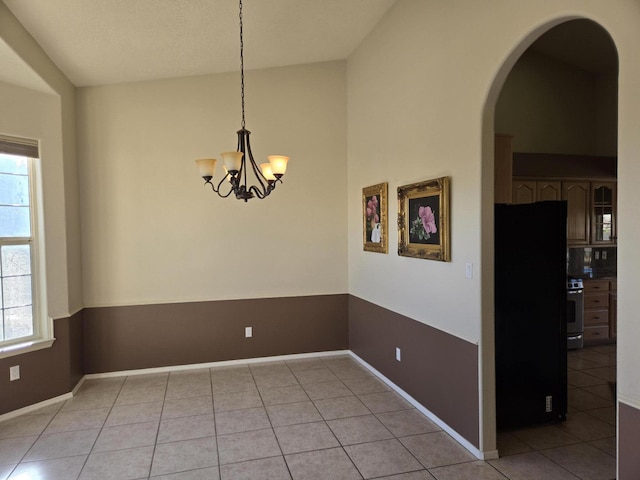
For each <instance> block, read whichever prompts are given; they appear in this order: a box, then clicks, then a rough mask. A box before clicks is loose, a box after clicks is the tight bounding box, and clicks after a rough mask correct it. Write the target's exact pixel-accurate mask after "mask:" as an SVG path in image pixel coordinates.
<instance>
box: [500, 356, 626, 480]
mask: <svg viewBox="0 0 640 480" xmlns="http://www.w3.org/2000/svg"><path fill="white" fill-rule="evenodd" d="M615 382H616V346H615V345H602V346H593V347H587V348H584V349H581V350H570V351H569V353H568V383H569V391H568V396H569V399H568V400H569V408H568V413H567V421H566V422H563V423H559V424H556V425H547V426H542V427H535V428H526V429H521V430H514V431H509V432H499V433H498V449H499V451H500V455H501V458H500V460H498V461H497V462H499V463H502V464H511V463H513V464H514V465H517V466H518V467H519V468H524V466H525V465H526V464H527V463H529V462H530V463H531V464H532V465H533V464H535V462H536V461H539V460H540V459H541V457H544V458H546V459H549V460H551V461H552V462H554V463H555V464H557V465H559V466H561V467H563V469H565V471H566V473H564V474H557V475H555V476H554V475H553V474H551V473H550V474H545V475H542V474H540V476H535V475H530V476H522V477H521V476H514V477H511V476H509V472H508V471H507V470H506V469H502V470H501V471H502V472H503V473H505V474H506V475H507V476H508V477H509V478H510V479H512V478H518V479H519V478H527V479H529V478H531V479H533V478H541V479H545V480H555V479H582V480H611V479H614V478H615V476H616V406H615ZM491 463H492V464H493V463H494V462H491ZM569 472H571V473H569Z"/></svg>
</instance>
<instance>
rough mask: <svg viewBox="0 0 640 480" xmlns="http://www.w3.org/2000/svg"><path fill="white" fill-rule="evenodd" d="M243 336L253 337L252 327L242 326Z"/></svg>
mask: <svg viewBox="0 0 640 480" xmlns="http://www.w3.org/2000/svg"><path fill="white" fill-rule="evenodd" d="M244 336H245V338H251V337H253V327H244Z"/></svg>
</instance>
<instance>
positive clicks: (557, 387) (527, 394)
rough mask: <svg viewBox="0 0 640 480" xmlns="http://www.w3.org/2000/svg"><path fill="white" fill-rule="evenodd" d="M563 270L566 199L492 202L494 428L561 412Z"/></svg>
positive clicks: (561, 416)
mask: <svg viewBox="0 0 640 480" xmlns="http://www.w3.org/2000/svg"><path fill="white" fill-rule="evenodd" d="M566 269H567V204H566V202H564V201H557V202H537V203H532V204H525V205H496V206H495V341H496V355H495V359H496V415H497V418H496V420H497V422H496V423H497V426H498V428H500V429H504V428H512V427H524V426H530V425H538V424H544V423H550V422H557V421H563V420H565V419H566V413H567V303H566V302H567V290H566V289H567V271H566Z"/></svg>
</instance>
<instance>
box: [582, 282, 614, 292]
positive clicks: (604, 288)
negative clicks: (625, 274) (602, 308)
mask: <svg viewBox="0 0 640 480" xmlns="http://www.w3.org/2000/svg"><path fill="white" fill-rule="evenodd" d="M584 291H585V293H591V292H594V293H595V292H608V291H609V280H589V281H588V282H584Z"/></svg>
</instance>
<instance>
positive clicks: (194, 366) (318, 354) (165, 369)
mask: <svg viewBox="0 0 640 480" xmlns="http://www.w3.org/2000/svg"><path fill="white" fill-rule="evenodd" d="M349 353H350V351H349V350H332V351H329V352H313V353H296V354H292V355H276V356H273V357H258V358H241V359H238V360H225V361H221V362H208V363H192V364H190V365H170V366H168V367H154V368H141V369H138V370H121V371H118V372H106V373H89V374H87V375H85V376H84V377H83V379H84V378H86V379H87V380H91V379H94V378H112V377H122V376H132V375H147V374H149V373H167V372H169V373H170V372H180V371H183V370H194V369H198V368H213V367H231V366H234V365H246V364H251V363H262V362H280V361H283V360H299V359H303V358H315V357H332V356H334V355H349Z"/></svg>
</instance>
